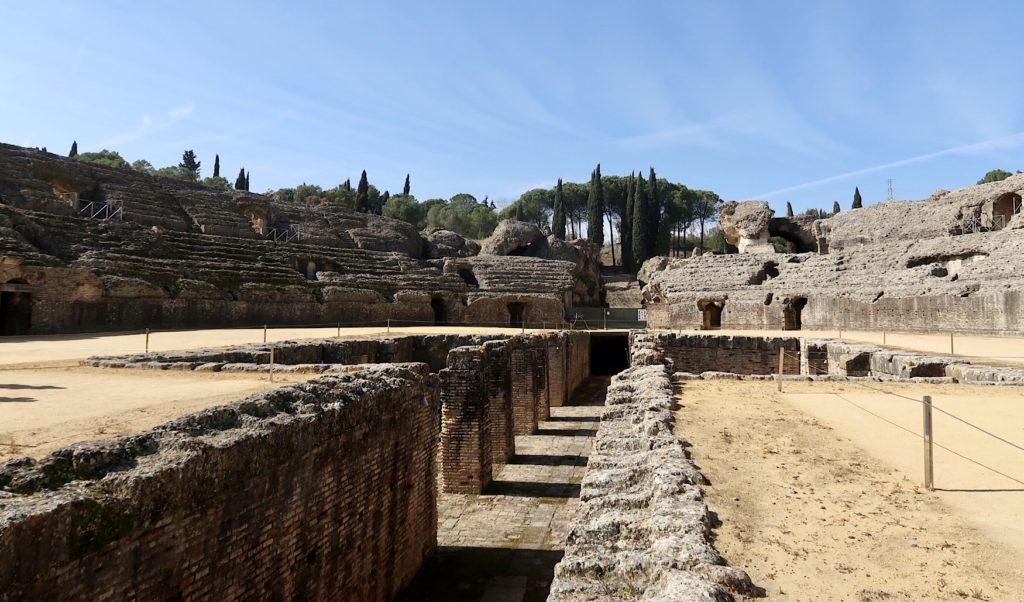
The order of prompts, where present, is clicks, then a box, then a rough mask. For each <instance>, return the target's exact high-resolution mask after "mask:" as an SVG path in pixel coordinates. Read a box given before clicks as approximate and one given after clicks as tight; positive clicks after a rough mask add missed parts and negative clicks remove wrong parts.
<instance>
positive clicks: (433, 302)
mask: <svg viewBox="0 0 1024 602" xmlns="http://www.w3.org/2000/svg"><path fill="white" fill-rule="evenodd" d="M430 308H431V309H432V310H434V325H435V326H436V325H439V324H444V323H445V322H447V321H448V311H447V307H446V306H445V303H444V299H442V298H440V297H433V298H431V299H430Z"/></svg>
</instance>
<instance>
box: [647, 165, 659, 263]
mask: <svg viewBox="0 0 1024 602" xmlns="http://www.w3.org/2000/svg"><path fill="white" fill-rule="evenodd" d="M648 180H649V181H648V183H647V212H646V215H645V219H646V221H647V254H646V256H645V257H644V259H645V260H647V259H650V258H651V257H654V256H655V255H657V254H658V228H659V226H661V199H659V198H658V177H657V176H656V175H654V168H653V167H652V168H651V173H650V175H649V176H648Z"/></svg>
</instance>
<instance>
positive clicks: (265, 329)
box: [263, 324, 267, 343]
mask: <svg viewBox="0 0 1024 602" xmlns="http://www.w3.org/2000/svg"><path fill="white" fill-rule="evenodd" d="M263 342H264V343H266V342H267V325H266V324H264V325H263Z"/></svg>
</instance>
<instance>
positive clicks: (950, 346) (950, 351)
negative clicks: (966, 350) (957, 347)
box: [949, 331, 954, 355]
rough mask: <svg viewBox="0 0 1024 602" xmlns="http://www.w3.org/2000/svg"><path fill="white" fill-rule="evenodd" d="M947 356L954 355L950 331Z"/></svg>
mask: <svg viewBox="0 0 1024 602" xmlns="http://www.w3.org/2000/svg"><path fill="white" fill-rule="evenodd" d="M949 354H950V355H954V353H953V332H952V331H950V333H949Z"/></svg>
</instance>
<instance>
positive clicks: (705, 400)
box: [677, 381, 1024, 601]
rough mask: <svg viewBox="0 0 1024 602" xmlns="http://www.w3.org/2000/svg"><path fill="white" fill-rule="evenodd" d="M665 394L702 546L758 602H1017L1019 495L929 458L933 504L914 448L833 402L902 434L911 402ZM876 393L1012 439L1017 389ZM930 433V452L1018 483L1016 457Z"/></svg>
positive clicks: (788, 392)
mask: <svg viewBox="0 0 1024 602" xmlns="http://www.w3.org/2000/svg"><path fill="white" fill-rule="evenodd" d="M872 386H878V384H877V383H873V384H872ZM680 387H681V388H680V391H681V397H680V403H681V404H682V406H683V407H682V409H681V410H680V413H679V417H680V419H679V422H678V427H677V429H678V431H679V433H680V434H681V435H682V436H684V437H686V438H687V439H689V441H690V442H691V443H692V444H693V448H692V452H693V456H694V459H695V461H696V462H697V464H698V465H699V466H701V468H702V469H703V471H704V473H705V474H706V475H707V476H708V478H709V479H710V480H711V482H712V485H711V486H709V487H707V488H706V494H707V499H708V505H709V507H710V508H711V510H713V511H715V512H717V513H718V517H719V519H720V520H721V522H722V524H721V526H720V527H718V529H717V542H716V546H717V547H718V549H719V550H720V551H721V552H722V554H723V555H724V556H725V557H726V558H727V559H728V561H729V562H730V563H731V564H733V565H735V566H739V567H741V568H744V569H745V570H747V571H748V572H749V573H750V575H751V577H752V578H753V580H754V582H755V583H756V584H757V585H759V586H760V587H763V588H765V589H766V591H767V594H768V598H769V599H772V600H856V601H861V600H963V599H977V600H1022V599H1024V485H1021V484H1018V483H1015V482H1013V481H1011V480H1008V479H1006V478H1004V477H1001V476H998V475H995V474H992V473H989V472H988V471H986V470H985V469H983V468H980V467H978V466H975V465H973V464H970V463H968V462H966V461H963V460H960V459H958V458H956V457H953V456H951V455H950V454H948V453H947V452H944V451H942V450H936V452H935V454H936V455H935V472H936V486H937V487H939V488H941V490H937V491H935V492H928V491H926V490H924V489H923V487H921V480H922V456H923V451H922V447H923V445H922V442H921V440H920V439H918V438H916V437H915V436H913V435H911V434H909V433H906V432H905V431H902V430H900V429H899V428H897V427H896V426H893V425H890V424H888V423H886V422H884V421H882V420H881V419H879V418H877V417H874V416H872V415H870V414H867V413H866V412H864V411H863V410H860V409H858V408H856V407H854V406H853V405H850V403H849V402H852V403H856V404H858V405H860V406H862V407H864V408H865V409H867V410H869V411H871V412H873V413H875V414H878V415H879V416H882V417H884V418H886V419H888V420H891V421H892V422H895V423H896V424H899V425H901V426H903V427H905V428H907V429H910V430H912V431H914V432H916V433H920V431H921V422H922V419H921V410H920V405H919V404H917V403H914V402H912V401H908V400H903V399H899V398H894V397H892V396H890V395H885V394H881V393H876V392H874V391H869V390H866V389H864V388H862V387H859V386H858V385H855V384H852V383H799V384H796V383H786V384H785V393H783V394H781V395H780V394H778V393H776V391H775V383H771V382H745V381H743V382H740V381H688V382H684V383H681V384H680ZM885 388H886V389H887V390H891V391H894V392H899V393H901V394H904V395H908V396H917V397H919V396H920V395H923V394H931V395H932V396H933V399H934V403H935V404H936V406H940V407H943V408H945V409H947V410H950V411H953V412H954V413H956V414H958V415H961V416H963V417H964V418H966V419H968V420H970V421H972V422H976V423H978V424H980V425H982V426H984V427H986V428H991V429H992V430H993V431H994V432H996V433H997V434H999V435H1002V436H1004V437H1005V438H1007V439H1009V440H1011V441H1015V442H1020V441H1022V440H1024V392H1022V391H1021V390H1020V389H1017V388H1010V387H1007V388H997V387H980V386H971V387H967V386H955V385H932V386H927V387H926V386H918V385H887V386H886V387H885ZM836 394H838V395H836ZM840 396H841V397H840ZM844 399H845V400H844ZM937 414H938V413H937ZM934 425H935V440H936V442H938V443H944V444H946V445H948V446H949V447H951V448H952V449H954V450H956V451H959V452H962V453H964V454H965V455H968V456H971V457H972V458H975V459H978V460H979V461H982V462H984V463H985V464H989V465H991V466H993V467H995V468H999V469H1001V470H1002V471H1003V472H1007V473H1008V474H1011V475H1012V476H1016V477H1017V478H1021V479H1024V474H1021V473H1024V462H1022V461H1021V460H1022V458H1024V455H1022V453H1021V452H1020V451H1018V450H1015V449H1013V448H1010V447H1008V446H1006V445H1004V444H1001V443H997V442H995V441H994V440H992V439H989V438H987V437H985V436H983V435H980V434H979V433H976V432H971V429H968V428H967V427H965V426H963V425H962V424H959V423H956V422H955V421H953V420H951V419H949V418H948V417H945V416H942V415H941V414H938V415H937V416H936V417H935V420H934Z"/></svg>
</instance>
